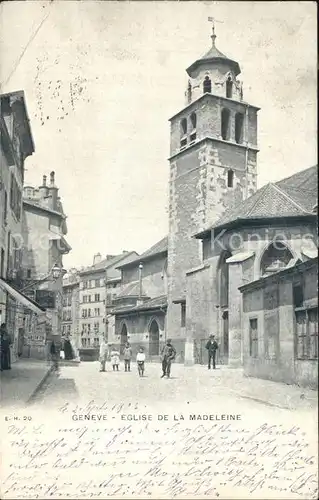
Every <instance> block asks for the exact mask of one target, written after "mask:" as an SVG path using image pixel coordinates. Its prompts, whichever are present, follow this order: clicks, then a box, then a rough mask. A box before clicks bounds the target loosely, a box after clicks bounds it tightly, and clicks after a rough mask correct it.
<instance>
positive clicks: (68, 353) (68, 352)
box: [64, 339, 74, 360]
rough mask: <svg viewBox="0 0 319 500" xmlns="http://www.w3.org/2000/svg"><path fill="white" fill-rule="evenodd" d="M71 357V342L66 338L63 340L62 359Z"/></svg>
mask: <svg viewBox="0 0 319 500" xmlns="http://www.w3.org/2000/svg"><path fill="white" fill-rule="evenodd" d="M73 358H74V356H73V349H72V345H71V342H70V341H69V340H68V339H66V340H65V341H64V359H66V360H70V359H73Z"/></svg>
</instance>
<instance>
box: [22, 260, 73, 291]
mask: <svg viewBox="0 0 319 500" xmlns="http://www.w3.org/2000/svg"><path fill="white" fill-rule="evenodd" d="M66 272H67V271H66V270H65V269H63V267H60V266H58V264H54V266H53V267H52V269H51V271H50V273H49V274H48V275H47V276H45V277H44V278H41V279H39V280H36V281H34V282H33V283H29V285H27V286H25V287H24V288H22V289H20V292H24V291H25V290H29V288H32V287H34V286H37V285H40V284H41V283H45V282H46V281H57V280H58V279H59V278H60V277H62V276H64V275H65V274H66ZM52 278H53V279H52Z"/></svg>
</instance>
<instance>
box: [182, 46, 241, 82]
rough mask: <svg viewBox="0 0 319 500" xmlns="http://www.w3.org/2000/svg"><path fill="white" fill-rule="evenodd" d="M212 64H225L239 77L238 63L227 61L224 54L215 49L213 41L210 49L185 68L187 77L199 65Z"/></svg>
mask: <svg viewBox="0 0 319 500" xmlns="http://www.w3.org/2000/svg"><path fill="white" fill-rule="evenodd" d="M208 62H209V63H213V62H221V63H227V64H228V65H229V66H232V68H233V70H234V73H235V75H236V76H237V75H239V73H240V67H239V64H238V62H236V61H233V60H232V59H229V58H228V57H227V56H226V55H225V54H223V53H222V52H221V51H220V50H218V49H217V47H216V46H215V41H214V40H213V45H212V47H211V48H210V49H209V50H208V52H206V53H205V54H204V55H203V56H202V57H200V58H199V59H197V60H196V61H195V62H194V63H193V64H191V65H190V66H189V68H187V70H186V71H187V73H188V74H189V76H191V74H192V72H193V71H194V70H195V69H196V68H197V67H198V66H200V65H202V64H206V63H208Z"/></svg>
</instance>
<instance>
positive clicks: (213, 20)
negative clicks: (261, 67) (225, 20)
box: [208, 17, 222, 47]
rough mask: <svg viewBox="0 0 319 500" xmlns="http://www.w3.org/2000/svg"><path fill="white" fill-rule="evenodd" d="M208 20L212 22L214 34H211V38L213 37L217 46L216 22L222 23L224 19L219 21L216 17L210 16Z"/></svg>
mask: <svg viewBox="0 0 319 500" xmlns="http://www.w3.org/2000/svg"><path fill="white" fill-rule="evenodd" d="M208 21H209V22H210V23H212V34H211V39H212V46H213V47H215V40H216V38H217V37H216V34H215V22H216V21H217V22H218V23H221V22H222V21H218V20H217V19H215V18H214V17H208Z"/></svg>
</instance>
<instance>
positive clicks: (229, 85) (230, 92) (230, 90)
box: [226, 76, 233, 99]
mask: <svg viewBox="0 0 319 500" xmlns="http://www.w3.org/2000/svg"><path fill="white" fill-rule="evenodd" d="M226 97H228V98H229V99H231V98H232V97H233V81H232V79H231V76H229V77H228V78H227V80H226Z"/></svg>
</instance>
